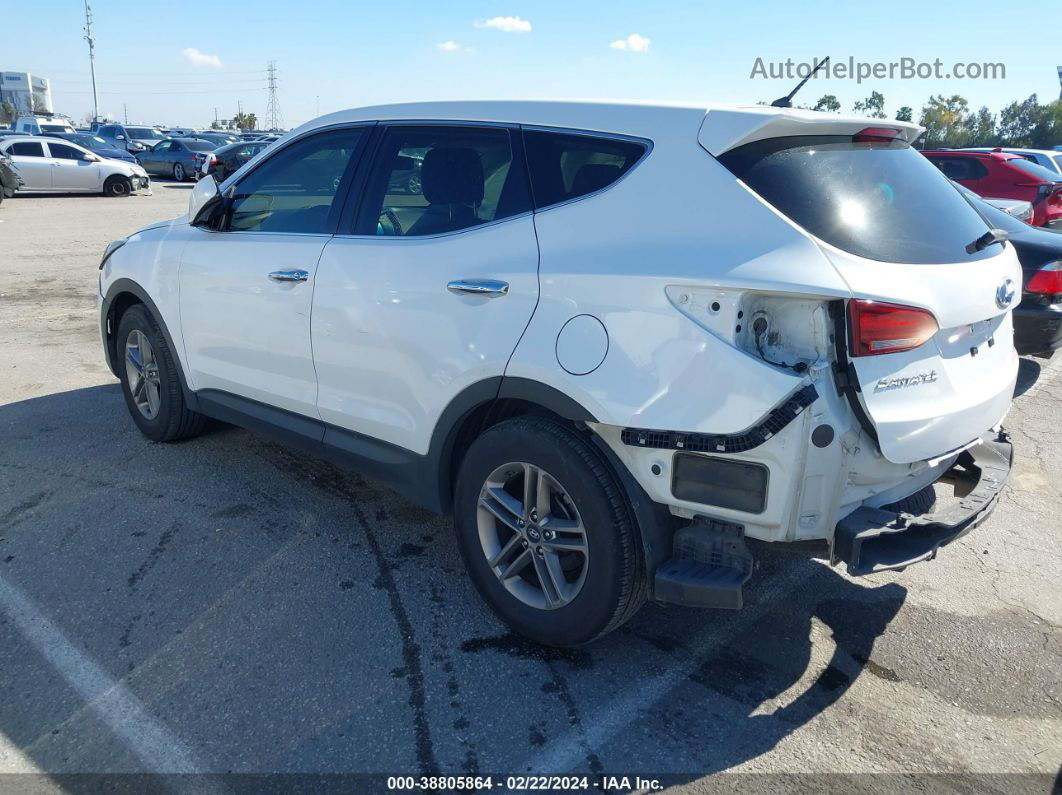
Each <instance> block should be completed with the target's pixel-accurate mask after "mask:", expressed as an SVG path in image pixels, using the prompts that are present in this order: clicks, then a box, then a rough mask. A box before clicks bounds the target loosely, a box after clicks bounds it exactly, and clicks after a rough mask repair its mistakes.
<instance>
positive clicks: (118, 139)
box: [114, 133, 125, 141]
mask: <svg viewBox="0 0 1062 795" xmlns="http://www.w3.org/2000/svg"><path fill="white" fill-rule="evenodd" d="M114 139H115V140H116V141H124V140H125V136H124V135H122V134H121V133H118V134H117V135H116V136H114Z"/></svg>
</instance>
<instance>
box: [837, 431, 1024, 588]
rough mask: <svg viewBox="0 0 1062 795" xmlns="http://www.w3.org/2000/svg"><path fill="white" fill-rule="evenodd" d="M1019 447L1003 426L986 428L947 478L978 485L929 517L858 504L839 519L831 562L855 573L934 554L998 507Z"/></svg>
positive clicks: (895, 566) (904, 564)
mask: <svg viewBox="0 0 1062 795" xmlns="http://www.w3.org/2000/svg"><path fill="white" fill-rule="evenodd" d="M1012 452H1013V448H1012V445H1011V443H1010V441H1009V440H1008V439H1007V437H1006V435H1005V434H1003V433H1002V432H1001V433H1000V434H999V435H998V436H995V435H994V434H991V433H989V434H986V435H985V436H983V437H982V442H981V444H979V445H977V446H975V447H972V448H970V449H968V450H965V451H963V452H962V453H961V454H960V455H959V457H958V459H957V460H956V462H955V464H954V465H953V466H952V467H951V469H949V470H948V472H946V473H945V474H944V475H943V476H942V479H946V478H951V479H954V480H957V481H960V482H965V483H967V484H969V485H970V486H972V488H970V490H969V492H968V493H967V494H966V496H964V497H963V498H962V499H960V500H959V501H958V502H957V503H955V504H954V505H952V506H950V507H948V508H947V509H945V510H943V511H941V512H940V513H934V514H930V515H928V516H925V517H919V516H914V515H912V514H909V513H903V512H896V511H887V510H884V509H881V508H870V507H862V508H857V509H856V510H855V511H853V512H852V513H850V514H849V515H848V516H846V517H845V518H844V519H842V520H841V521H840V522H838V523H837V527H836V530H835V532H834V538H833V544H832V546H831V551H830V562H831V563H832V564H834V565H836V564H837V563H840V562H842V561H843V562H844V563H845V564H847V567H848V573H849V574H851V575H853V576H861V575H864V574H873V573H874V572H879V571H890V570H898V569H904V568H906V567H907V566H910V565H912V564H914V563H919V562H921V561H924V560H932V559H933V558H934V557H936V555H937V550H938V549H940V548H941V547H942V546H946V545H947V544H950V543H951V542H952V541H955V540H956V539H957V538H960V537H962V536H964V535H966V533H968V532H970V531H971V530H973V529H974V528H975V527H977V526H978V525H980V524H981V523H982V522H983V521H984V520H985V519H987V518H988V516H989V514H991V513H992V510H993V509H994V508H995V507H996V502H997V501H998V500H999V495H1000V493H1001V492H1002V490H1003V486H1004V485H1005V484H1006V482H1007V477H1008V475H1009V474H1010V467H1011V457H1012Z"/></svg>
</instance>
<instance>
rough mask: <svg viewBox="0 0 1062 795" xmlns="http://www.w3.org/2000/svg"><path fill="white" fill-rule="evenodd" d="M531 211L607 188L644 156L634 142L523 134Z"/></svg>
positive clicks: (641, 147) (537, 132) (536, 132)
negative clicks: (531, 202) (533, 203)
mask: <svg viewBox="0 0 1062 795" xmlns="http://www.w3.org/2000/svg"><path fill="white" fill-rule="evenodd" d="M524 148H525V150H526V151H527V168H528V171H529V172H530V174H531V189H532V191H533V193H534V197H535V208H536V209H542V208H543V207H549V206H550V205H554V204H560V203H561V202H566V201H569V200H571V199H577V198H579V197H580V196H586V195H587V194H590V193H595V192H596V191H599V190H602V189H603V188H607V187H608V186H609V185H611V184H612V183H614V182H615V181H616V180H618V179H619V178H620V177H622V176H623V175H624V174H626V173H627V172H628V171H630V169H631V167H632V166H633V165H634V164H635V163H637V162H638V160H640V159H641V157H642V155H644V154H645V152H646V149H647V146H646V145H645V144H643V143H640V142H637V141H627V140H621V139H617V138H606V137H602V136H597V135H578V134H569V133H555V132H543V131H541V130H525V131H524Z"/></svg>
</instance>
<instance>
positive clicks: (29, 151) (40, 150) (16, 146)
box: [7, 141, 44, 157]
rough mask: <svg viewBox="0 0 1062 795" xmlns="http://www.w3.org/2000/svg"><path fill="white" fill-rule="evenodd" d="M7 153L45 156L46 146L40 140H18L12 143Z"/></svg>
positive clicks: (24, 155) (23, 155)
mask: <svg viewBox="0 0 1062 795" xmlns="http://www.w3.org/2000/svg"><path fill="white" fill-rule="evenodd" d="M7 153H8V154H9V155H21V156H22V157H44V147H43V146H41V145H40V142H38V141H17V142H15V143H13V144H11V146H10V148H8V150H7Z"/></svg>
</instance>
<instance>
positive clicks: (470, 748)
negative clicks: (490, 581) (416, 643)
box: [430, 583, 480, 776]
mask: <svg viewBox="0 0 1062 795" xmlns="http://www.w3.org/2000/svg"><path fill="white" fill-rule="evenodd" d="M430 590H431V603H432V608H431V637H432V640H434V641H435V643H436V644H437V646H438V648H439V649H440V650H441V651H438V652H436V653H435V654H433V655H432V658H431V659H432V662H434V663H437V664H439V665H441V666H442V669H443V671H444V672H445V673H446V674H447V679H446V692H447V694H448V695H449V696H450V708H451V709H452V710H453V711H454V714H455V716H456V717H455V718H454V722H453V728H454V736H455V737H457V739H458V740H459V741H460V742H461V745H463V746H464V747H465V758H464V761H463V762H462V763H461V768H462V770H464V772H465V773H467V774H468V775H471V776H476V775H479V772H480V770H479V748H478V746H477V745H476V743H475V742H473V741H472V740H471V739H469V738H468V737H465V736H464V735H463V732H464V730H465V729H467V728H468V727H469V726H471V722H470V721H469V719H468V715H467V714H466V713H465V710H464V704H463V703H462V702H461V701H460V699H459V698H458V696H459V695H460V693H461V682H460V680H459V679H458V678H457V675H456V674H455V673H454V658H453V655H452V654H451V653H450V652H449V649H448V646H447V637H448V636H447V634H446V633H445V632H444V631H443V627H442V619H443V618H444V617H445V614H446V611H445V605H446V598H445V597H444V596H443V593H442V591H441V590H440V589H439V587H438V586H437V585H435V583H432V584H431V586H430Z"/></svg>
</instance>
